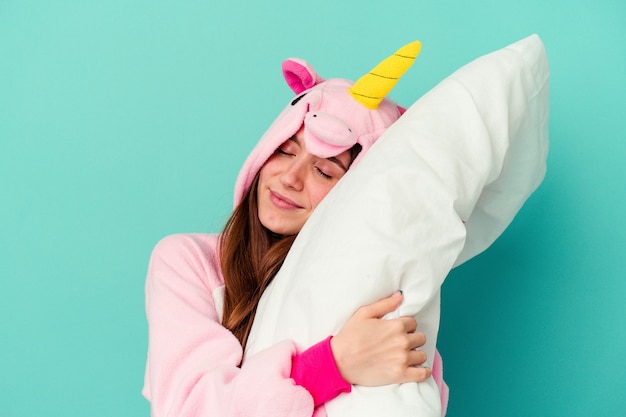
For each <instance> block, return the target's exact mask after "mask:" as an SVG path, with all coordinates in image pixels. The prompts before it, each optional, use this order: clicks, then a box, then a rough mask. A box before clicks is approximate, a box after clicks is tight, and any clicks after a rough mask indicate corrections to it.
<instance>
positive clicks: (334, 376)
mask: <svg viewBox="0 0 626 417" xmlns="http://www.w3.org/2000/svg"><path fill="white" fill-rule="evenodd" d="M332 338H333V337H332V336H329V337H327V338H326V339H324V340H322V341H321V342H319V343H318V344H316V345H313V346H311V347H310V348H308V349H307V350H305V351H304V352H301V353H297V354H296V355H295V356H294V357H293V359H292V365H291V378H293V380H294V381H295V382H296V384H298V385H300V386H301V387H304V388H306V390H307V391H309V393H311V396H313V402H314V403H315V406H316V407H317V406H319V405H321V404H324V403H325V402H327V401H330V400H332V399H333V398H335V397H336V396H338V395H339V394H341V393H342V392H350V391H352V385H350V384H349V383H348V382H346V381H345V380H344V379H343V378H342V376H341V374H340V373H339V369H337V363H336V362H335V358H334V357H333V352H332V350H331V348H330V339H332Z"/></svg>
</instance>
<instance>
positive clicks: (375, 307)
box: [361, 291, 403, 319]
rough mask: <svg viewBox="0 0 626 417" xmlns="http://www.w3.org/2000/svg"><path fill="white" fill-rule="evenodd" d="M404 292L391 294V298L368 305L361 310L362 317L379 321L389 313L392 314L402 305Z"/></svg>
mask: <svg viewBox="0 0 626 417" xmlns="http://www.w3.org/2000/svg"><path fill="white" fill-rule="evenodd" d="M402 298H403V297H402V292H400V291H396V292H395V293H393V294H391V295H390V296H389V297H386V298H383V299H382V300H378V301H376V302H374V303H372V304H368V305H366V306H363V307H362V308H361V310H362V312H361V313H362V316H364V317H365V318H376V319H379V318H381V317H383V316H384V315H385V314H387V313H391V312H392V311H394V310H395V309H397V308H398V307H399V306H400V304H401V303H402Z"/></svg>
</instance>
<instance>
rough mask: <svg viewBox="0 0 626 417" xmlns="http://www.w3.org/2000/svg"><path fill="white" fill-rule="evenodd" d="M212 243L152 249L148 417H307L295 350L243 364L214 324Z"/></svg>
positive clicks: (309, 408) (170, 243) (190, 238)
mask: <svg viewBox="0 0 626 417" xmlns="http://www.w3.org/2000/svg"><path fill="white" fill-rule="evenodd" d="M215 245H216V242H215V237H214V236H208V235H174V236H169V237H166V238H165V239H163V240H162V241H161V242H159V243H158V244H157V246H156V247H155V249H154V251H153V253H152V257H151V259H150V265H149V269H148V276H147V281H146V313H147V317H148V325H149V346H148V363H147V366H146V376H145V385H144V390H143V394H144V396H145V397H146V398H147V399H148V400H149V401H150V403H151V415H152V416H153V417H161V416H176V417H187V416H207V417H208V416H220V417H229V416H240V415H254V416H285V417H299V416H303V417H310V416H311V415H312V414H313V401H312V398H311V396H310V395H309V393H308V392H307V391H306V390H305V389H304V388H302V387H300V386H298V385H296V384H295V383H294V381H293V380H292V379H291V378H290V372H291V360H292V356H293V355H294V354H295V352H296V349H295V346H294V344H293V343H291V342H288V341H286V342H281V343H279V344H277V345H275V346H272V347H271V348H269V349H266V350H264V351H262V352H259V353H258V354H256V355H253V356H252V357H247V358H246V361H245V363H244V365H242V367H241V368H239V367H238V364H239V363H240V361H241V358H242V354H243V353H242V348H241V345H240V344H239V342H238V340H237V339H236V338H235V336H233V334H232V333H231V332H230V331H228V330H227V329H226V328H224V327H223V326H222V325H221V324H220V321H219V318H218V314H217V311H216V308H215V303H214V301H213V297H212V292H213V290H214V289H215V288H216V287H217V286H219V285H221V278H220V276H219V269H218V266H217V259H216V256H215Z"/></svg>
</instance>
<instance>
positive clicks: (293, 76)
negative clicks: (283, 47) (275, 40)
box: [283, 58, 324, 94]
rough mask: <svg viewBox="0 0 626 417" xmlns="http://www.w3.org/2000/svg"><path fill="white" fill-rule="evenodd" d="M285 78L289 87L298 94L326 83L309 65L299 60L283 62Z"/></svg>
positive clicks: (293, 59)
mask: <svg viewBox="0 0 626 417" xmlns="http://www.w3.org/2000/svg"><path fill="white" fill-rule="evenodd" d="M283 76H284V77H285V81H286V82H287V85H288V86H289V87H290V88H291V89H292V90H293V92H294V93H296V94H300V93H301V92H303V91H304V90H308V89H309V88H311V87H313V86H315V85H317V84H319V83H321V82H322V81H324V79H323V78H322V77H320V76H319V75H317V72H315V70H314V69H313V67H312V66H311V65H309V63H307V62H306V61H305V60H303V59H299V58H289V59H286V60H285V61H283Z"/></svg>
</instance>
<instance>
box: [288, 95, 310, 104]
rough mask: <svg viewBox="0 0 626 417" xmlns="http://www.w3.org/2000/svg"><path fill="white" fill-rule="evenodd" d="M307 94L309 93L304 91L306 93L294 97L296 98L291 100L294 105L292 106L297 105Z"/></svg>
mask: <svg viewBox="0 0 626 417" xmlns="http://www.w3.org/2000/svg"><path fill="white" fill-rule="evenodd" d="M306 95H307V93H304V94H302V95H300V96H298V97H296V98H294V99H293V100H292V101H291V105H292V106H295V105H296V104H297V103H298V102H299V101H300V100H302V97H304V96H306Z"/></svg>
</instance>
